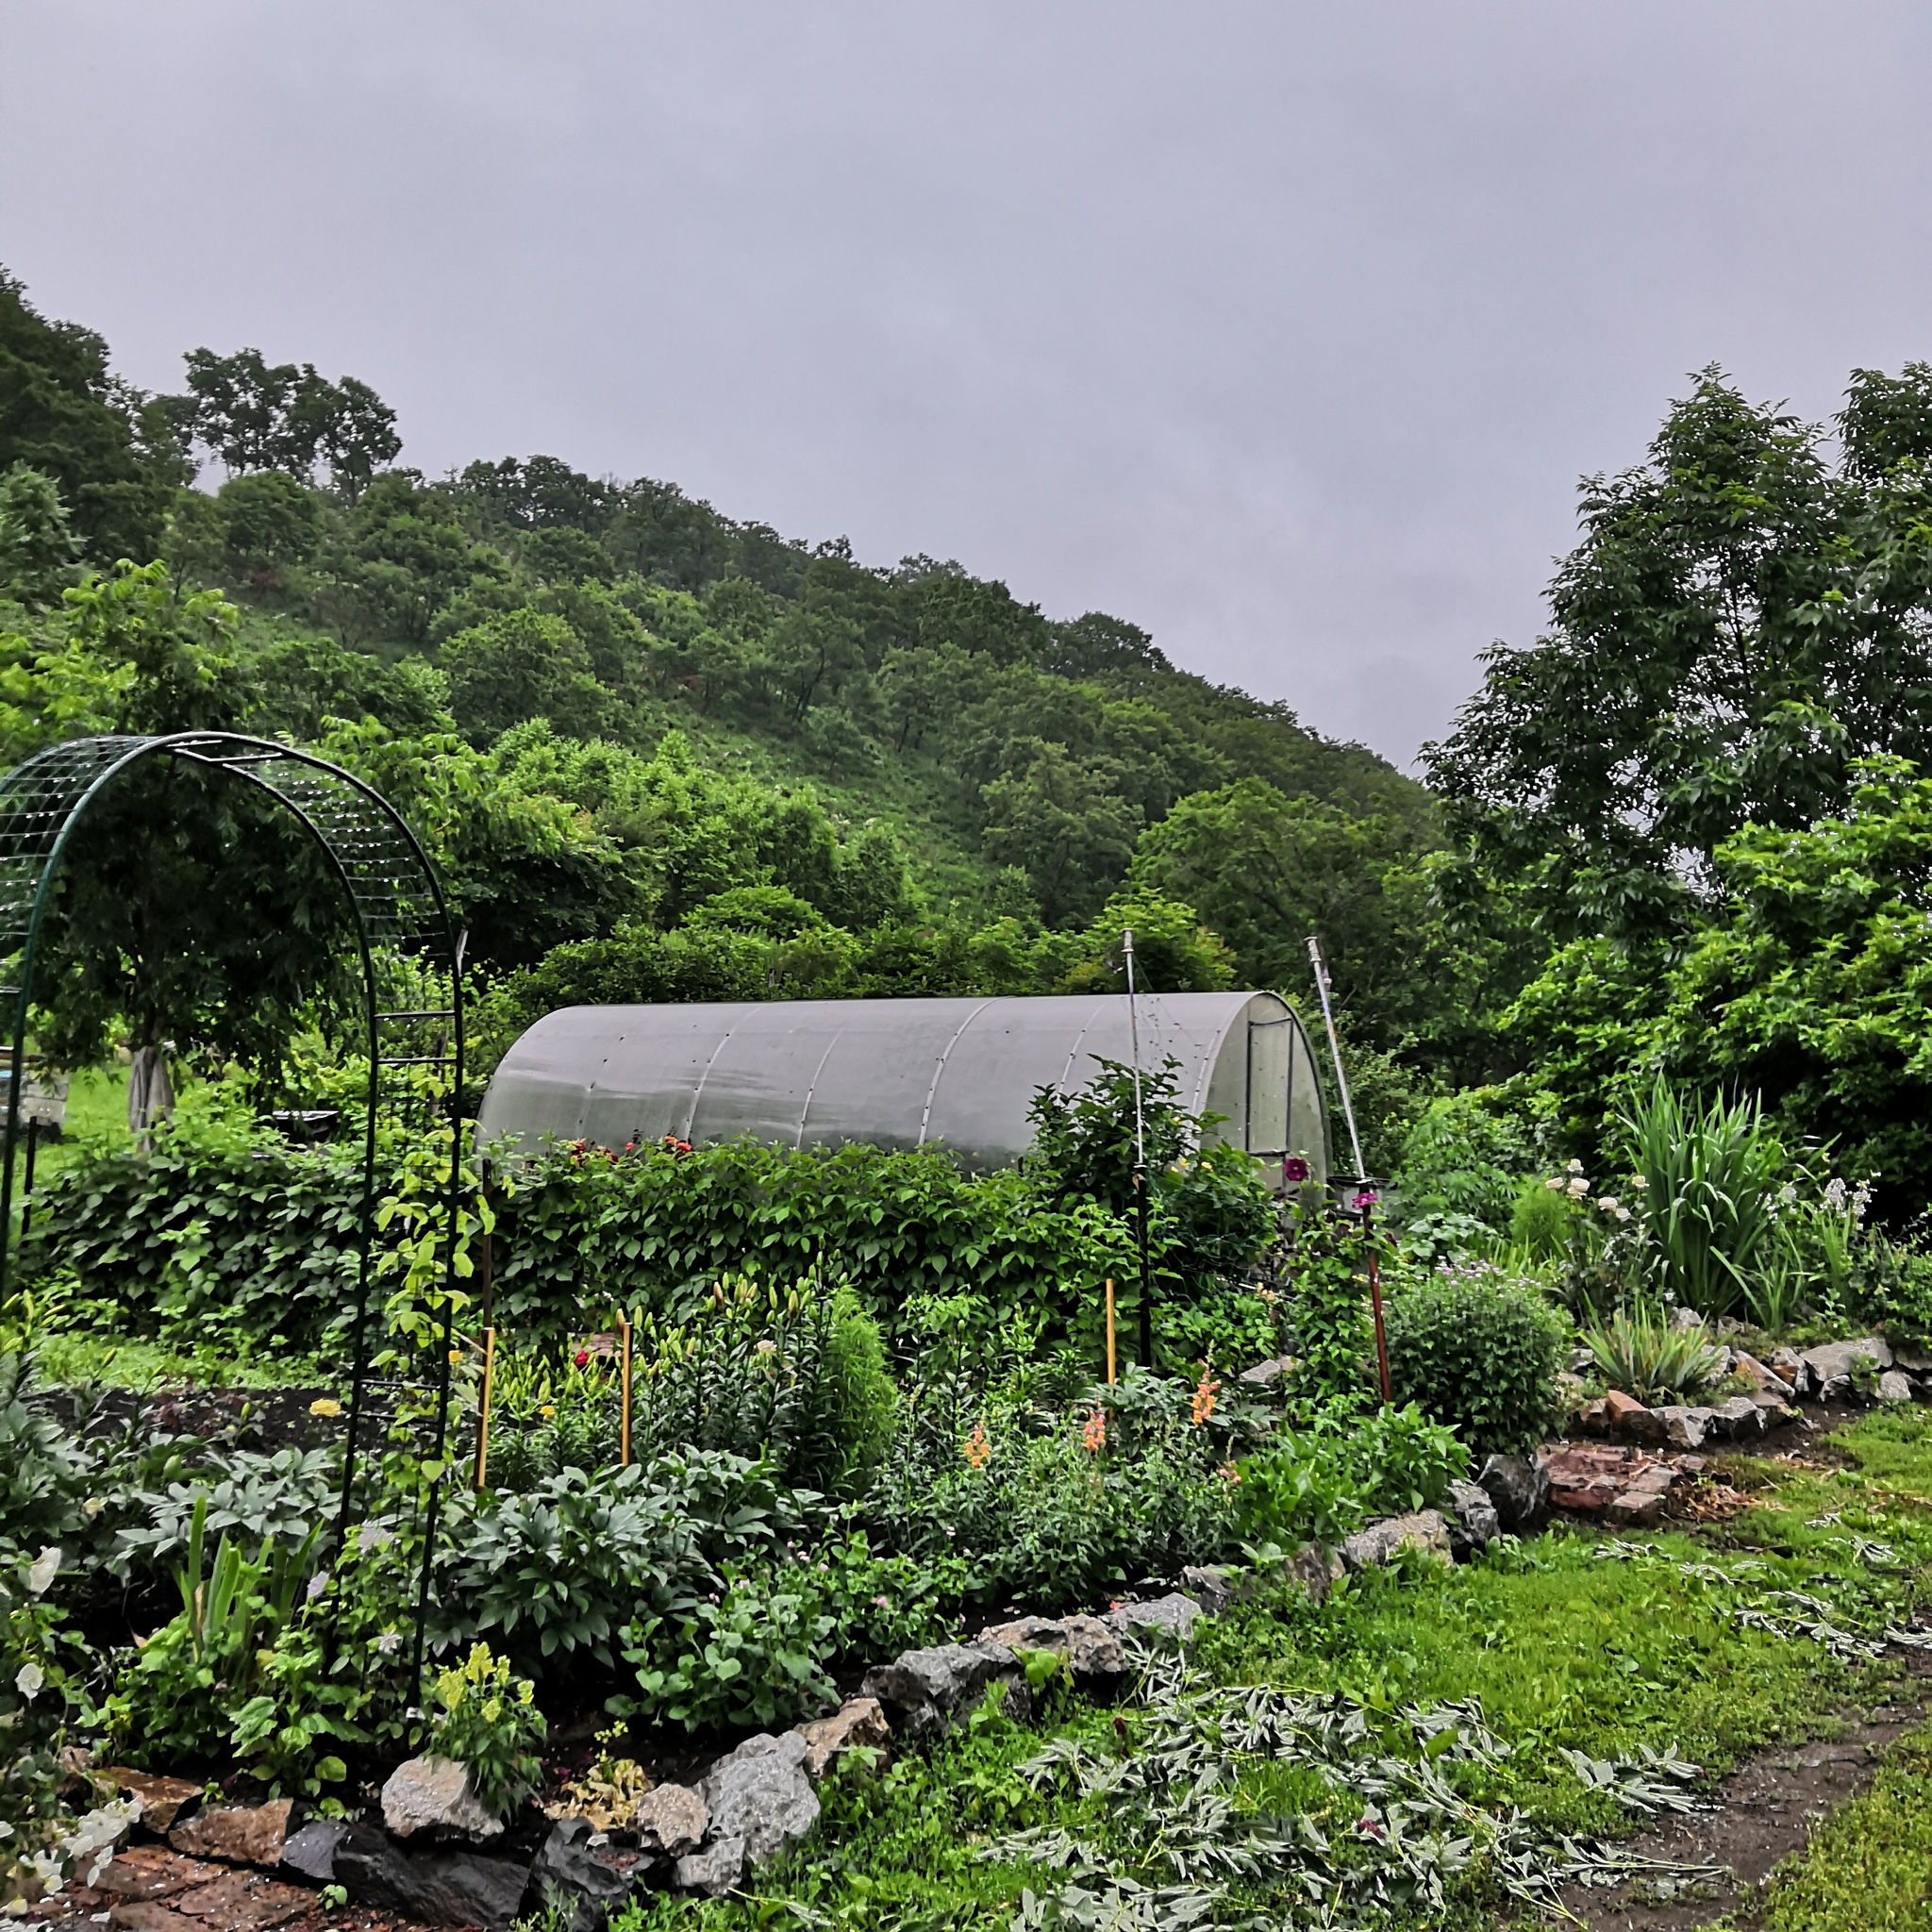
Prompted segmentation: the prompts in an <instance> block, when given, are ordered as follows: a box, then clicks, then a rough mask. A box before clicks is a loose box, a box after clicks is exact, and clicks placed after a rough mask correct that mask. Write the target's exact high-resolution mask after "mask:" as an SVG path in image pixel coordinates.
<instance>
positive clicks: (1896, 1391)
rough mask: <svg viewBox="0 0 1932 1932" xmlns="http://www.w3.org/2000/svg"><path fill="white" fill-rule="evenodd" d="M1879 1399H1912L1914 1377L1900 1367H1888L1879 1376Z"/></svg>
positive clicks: (1897, 1400)
mask: <svg viewBox="0 0 1932 1932" xmlns="http://www.w3.org/2000/svg"><path fill="white" fill-rule="evenodd" d="M1878 1399H1879V1401H1880V1402H1909V1401H1910V1400H1911V1399H1912V1378H1911V1377H1910V1376H1909V1375H1907V1374H1905V1373H1904V1372H1903V1371H1902V1370H1899V1369H1887V1370H1886V1372H1885V1373H1884V1374H1882V1375H1880V1376H1879V1378H1878Z"/></svg>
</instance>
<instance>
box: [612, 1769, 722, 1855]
mask: <svg viewBox="0 0 1932 1932" xmlns="http://www.w3.org/2000/svg"><path fill="white" fill-rule="evenodd" d="M710 1828H711V1810H710V1807H709V1806H708V1805H707V1804H706V1803H705V1801H704V1800H703V1799H702V1798H701V1797H699V1796H698V1794H697V1793H696V1792H695V1791H694V1790H691V1787H690V1786H689V1785H653V1786H652V1787H651V1789H650V1790H648V1791H646V1792H645V1793H644V1795H643V1796H642V1797H641V1798H640V1799H639V1800H638V1808H637V1810H636V1811H635V1812H634V1813H633V1814H632V1816H631V1829H632V1830H633V1831H634V1832H636V1833H637V1835H638V1842H639V1843H640V1844H641V1845H642V1846H643V1848H644V1849H645V1850H646V1851H648V1852H669V1853H670V1854H671V1856H672V1857H677V1856H678V1855H679V1854H680V1853H683V1852H694V1851H696V1850H697V1848H698V1847H699V1846H700V1845H701V1844H703V1843H704V1841H705V1834H706V1832H708V1831H709V1830H710Z"/></svg>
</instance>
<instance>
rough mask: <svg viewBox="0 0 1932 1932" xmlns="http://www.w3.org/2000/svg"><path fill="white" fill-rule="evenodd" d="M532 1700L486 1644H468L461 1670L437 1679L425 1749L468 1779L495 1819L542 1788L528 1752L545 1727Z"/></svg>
mask: <svg viewBox="0 0 1932 1932" xmlns="http://www.w3.org/2000/svg"><path fill="white" fill-rule="evenodd" d="M536 1698H537V1687H536V1686H535V1685H534V1684H533V1683H531V1681H530V1680H529V1679H528V1678H527V1677H520V1678H514V1679H513V1678H512V1677H511V1675H510V1668H509V1659H508V1657H491V1655H490V1646H489V1645H488V1644H487V1643H473V1644H472V1645H471V1646H470V1655H469V1656H468V1657H467V1658H465V1659H464V1661H463V1662H462V1664H460V1665H459V1666H458V1668H456V1669H454V1670H448V1671H440V1672H438V1673H437V1677H436V1701H437V1703H438V1704H439V1705H441V1709H440V1710H439V1711H438V1712H437V1713H436V1715H435V1717H434V1718H433V1719H432V1720H431V1722H430V1726H429V1748H430V1750H431V1751H432V1752H434V1753H435V1754H436V1755H437V1756H438V1757H450V1758H454V1759H455V1760H456V1762H457V1763H458V1764H460V1765H461V1766H462V1767H463V1769H464V1770H465V1771H467V1772H468V1773H469V1774H470V1786H471V1789H472V1790H474V1791H475V1794H476V1800H477V1802H478V1803H479V1804H480V1805H481V1806H482V1807H483V1808H484V1809H485V1810H486V1811H489V1812H491V1814H492V1815H493V1816H495V1817H497V1818H504V1817H507V1816H508V1814H509V1813H510V1812H511V1811H513V1810H514V1809H515V1808H516V1807H518V1806H519V1805H521V1804H522V1803H523V1802H524V1800H525V1798H527V1797H528V1796H529V1795H530V1793H531V1792H532V1791H534V1790H536V1789H537V1787H538V1786H539V1784H541V1782H542V1777H543V1767H542V1765H541V1763H539V1761H538V1760H537V1758H536V1757H535V1755H534V1753H533V1750H532V1747H533V1746H535V1745H538V1744H541V1742H542V1741H543V1740H544V1737H545V1736H546V1735H547V1732H548V1729H549V1727H548V1725H546V1724H545V1723H544V1721H543V1713H542V1712H541V1710H539V1709H538V1708H537V1702H536Z"/></svg>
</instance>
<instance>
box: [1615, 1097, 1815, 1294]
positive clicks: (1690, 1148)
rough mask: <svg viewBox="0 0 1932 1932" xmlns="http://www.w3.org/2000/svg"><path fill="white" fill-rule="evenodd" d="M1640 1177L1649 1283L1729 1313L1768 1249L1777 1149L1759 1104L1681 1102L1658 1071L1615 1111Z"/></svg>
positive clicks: (1779, 1165)
mask: <svg viewBox="0 0 1932 1932" xmlns="http://www.w3.org/2000/svg"><path fill="white" fill-rule="evenodd" d="M1618 1125H1619V1126H1620V1127H1621V1128H1622V1130H1623V1135H1624V1141H1625V1142H1626V1143H1627V1145H1628V1148H1629V1152H1630V1155H1631V1158H1632V1163H1633V1165H1634V1167H1635V1169H1636V1172H1637V1174H1638V1175H1639V1177H1640V1180H1641V1185H1640V1186H1639V1188H1638V1189H1637V1191H1636V1192H1635V1194H1634V1195H1633V1197H1632V1199H1631V1203H1630V1205H1631V1207H1632V1208H1633V1209H1634V1210H1635V1211H1636V1212H1637V1213H1638V1214H1639V1215H1640V1216H1641V1217H1642V1219H1643V1222H1644V1224H1645V1227H1646V1230H1647V1232H1648V1233H1649V1235H1650V1239H1651V1241H1652V1242H1653V1244H1654V1249H1655V1253H1656V1255H1657V1284H1656V1285H1657V1289H1658V1290H1659V1291H1662V1292H1663V1293H1664V1294H1666V1295H1667V1296H1674V1298H1675V1299H1676V1300H1677V1301H1679V1302H1681V1303H1682V1304H1684V1305H1685V1306H1686V1307H1692V1308H1695V1309H1696V1310H1697V1312H1698V1313H1699V1314H1701V1315H1705V1316H1707V1317H1710V1318H1712V1319H1715V1318H1717V1317H1719V1316H1722V1315H1727V1314H1729V1313H1730V1312H1731V1310H1732V1309H1733V1308H1734V1307H1737V1306H1738V1304H1739V1303H1740V1301H1746V1300H1747V1299H1748V1296H1749V1292H1750V1291H1751V1290H1752V1289H1754V1288H1756V1287H1757V1281H1758V1276H1759V1274H1760V1273H1761V1268H1762V1264H1763V1263H1764V1262H1766V1261H1768V1260H1770V1259H1771V1258H1772V1254H1771V1250H1772V1244H1773V1241H1774V1236H1775V1231H1776V1214H1775V1209H1774V1203H1775V1195H1776V1190H1777V1188H1778V1186H1779V1184H1780V1182H1781V1181H1782V1179H1783V1178H1784V1175H1783V1173H1782V1169H1783V1165H1784V1160H1785V1155H1784V1150H1783V1148H1782V1147H1781V1146H1780V1145H1779V1143H1778V1141H1777V1138H1776V1136H1775V1135H1774V1133H1773V1131H1772V1130H1771V1128H1770V1127H1769V1126H1768V1125H1767V1124H1766V1122H1765V1119H1764V1109H1763V1107H1762V1105H1761V1103H1760V1102H1759V1101H1758V1100H1757V1098H1756V1097H1755V1096H1754V1097H1752V1098H1750V1099H1740V1100H1736V1101H1726V1100H1725V1099H1724V1096H1723V1095H1722V1094H1718V1095H1714V1096H1713V1097H1712V1098H1710V1099H1709V1100H1707V1101H1698V1100H1695V1099H1692V1100H1691V1101H1690V1102H1689V1103H1688V1104H1687V1103H1686V1102H1685V1101H1684V1100H1682V1099H1680V1098H1679V1097H1678V1095H1677V1092H1676V1090H1675V1089H1674V1088H1673V1087H1672V1086H1671V1084H1670V1082H1669V1081H1667V1080H1665V1079H1664V1078H1663V1077H1662V1076H1661V1075H1659V1076H1658V1078H1657V1082H1656V1084H1655V1085H1654V1086H1653V1087H1652V1088H1651V1090H1650V1092H1649V1094H1648V1095H1647V1096H1645V1097H1644V1098H1641V1099H1640V1100H1638V1101H1637V1102H1636V1103H1635V1104H1634V1105H1633V1106H1632V1107H1631V1108H1629V1110H1628V1111H1627V1112H1625V1113H1622V1114H1620V1115H1619V1116H1618Z"/></svg>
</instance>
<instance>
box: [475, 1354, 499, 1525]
mask: <svg viewBox="0 0 1932 1932" xmlns="http://www.w3.org/2000/svg"><path fill="white" fill-rule="evenodd" d="M495 1375H496V1330H495V1329H494V1328H486V1329H484V1331H483V1407H482V1412H481V1413H480V1414H479V1415H478V1417H477V1419H476V1487H477V1489H478V1490H480V1489H481V1488H482V1487H483V1479H484V1477H485V1476H487V1475H488V1474H489V1473H490V1395H491V1387H492V1385H493V1383H494V1380H495Z"/></svg>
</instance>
